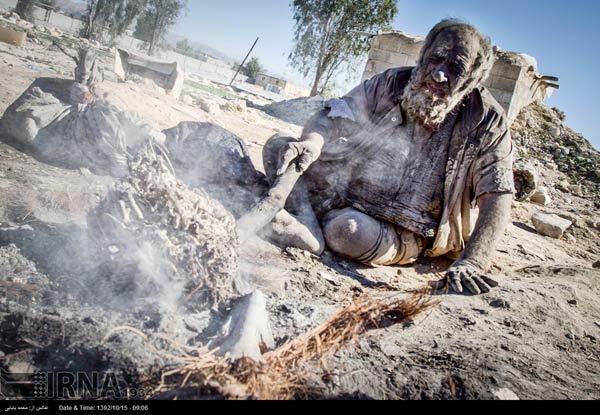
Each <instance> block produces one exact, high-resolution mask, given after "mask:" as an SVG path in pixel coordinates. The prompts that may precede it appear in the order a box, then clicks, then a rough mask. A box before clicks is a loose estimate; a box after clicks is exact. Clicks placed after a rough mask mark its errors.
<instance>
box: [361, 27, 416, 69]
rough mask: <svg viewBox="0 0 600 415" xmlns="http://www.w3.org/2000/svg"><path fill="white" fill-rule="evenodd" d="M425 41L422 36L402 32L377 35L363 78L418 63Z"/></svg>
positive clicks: (372, 42)
mask: <svg viewBox="0 0 600 415" xmlns="http://www.w3.org/2000/svg"><path fill="white" fill-rule="evenodd" d="M423 43H424V40H423V39H421V38H414V37H410V36H406V35H404V34H401V33H386V34H383V35H379V36H375V37H374V38H373V39H372V41H371V51H370V52H369V58H368V60H367V66H366V68H365V72H364V73H363V80H366V79H370V78H372V77H373V76H375V75H377V74H379V73H381V72H384V71H386V70H387V69H390V68H394V67H402V66H414V65H416V63H417V61H418V60H419V54H420V53H421V48H422V47H423Z"/></svg>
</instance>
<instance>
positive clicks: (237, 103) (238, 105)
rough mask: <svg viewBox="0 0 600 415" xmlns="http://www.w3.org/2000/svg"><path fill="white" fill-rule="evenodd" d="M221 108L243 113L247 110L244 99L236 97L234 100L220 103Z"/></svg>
mask: <svg viewBox="0 0 600 415" xmlns="http://www.w3.org/2000/svg"><path fill="white" fill-rule="evenodd" d="M221 109H222V110H224V111H229V112H239V113H242V114H245V113H246V112H247V111H248V107H247V106H246V101H244V100H242V99H236V100H234V101H230V102H227V103H225V104H223V105H221Z"/></svg>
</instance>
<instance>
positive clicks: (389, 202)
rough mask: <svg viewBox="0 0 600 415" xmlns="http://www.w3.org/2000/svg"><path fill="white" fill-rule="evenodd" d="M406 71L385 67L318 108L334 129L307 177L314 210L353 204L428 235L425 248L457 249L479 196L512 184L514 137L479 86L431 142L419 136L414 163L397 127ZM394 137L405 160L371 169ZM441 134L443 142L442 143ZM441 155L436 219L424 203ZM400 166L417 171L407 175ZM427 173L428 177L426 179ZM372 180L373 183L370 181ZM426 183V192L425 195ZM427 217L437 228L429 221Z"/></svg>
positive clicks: (408, 140) (434, 252) (437, 252)
mask: <svg viewBox="0 0 600 415" xmlns="http://www.w3.org/2000/svg"><path fill="white" fill-rule="evenodd" d="M411 73H412V68H397V69H391V70H388V71H387V72H384V73H383V74H380V75H377V76H375V77H374V78H372V79H371V80H369V81H366V82H364V83H363V84H361V85H360V86H358V87H357V88H355V89H354V90H352V91H351V92H350V93H349V94H348V95H346V96H345V97H343V98H342V99H340V100H334V101H331V102H330V103H329V104H328V106H327V108H326V109H325V110H323V111H324V112H323V113H324V115H326V116H328V117H329V118H330V119H332V120H333V123H332V126H331V131H330V132H329V134H327V136H326V137H325V139H326V143H325V147H324V149H323V153H322V155H321V158H320V159H319V160H318V161H317V162H316V163H315V164H313V165H312V166H311V168H310V169H309V170H308V172H307V174H306V175H305V178H306V180H307V181H308V183H309V186H308V187H309V189H310V191H311V201H312V203H313V206H314V208H315V211H316V212H317V214H318V215H322V214H324V213H325V212H326V211H328V210H331V209H341V208H344V207H348V206H350V207H353V208H355V209H357V210H359V211H362V212H365V213H367V214H369V215H371V216H373V217H375V218H377V219H380V220H383V221H386V222H390V223H392V224H395V225H398V226H400V227H405V228H407V229H410V230H412V231H413V232H415V233H418V234H425V235H424V236H427V237H431V238H433V239H432V244H431V246H430V250H429V251H428V252H427V255H428V256H443V255H450V256H453V257H457V256H459V255H460V253H461V252H462V250H463V249H464V247H465V244H466V242H467V241H468V240H469V237H470V234H471V232H472V225H473V224H472V223H471V222H472V221H471V209H472V208H473V207H474V205H475V202H476V200H477V199H478V198H479V197H480V196H482V195H484V194H487V193H512V192H514V182H513V174H512V162H513V146H512V140H511V137H510V132H509V130H508V126H507V123H506V121H505V117H504V112H503V110H502V108H501V107H500V105H499V104H498V103H497V102H496V101H495V100H494V98H493V97H492V96H491V95H490V94H489V92H488V91H487V90H485V88H483V87H481V88H478V89H476V90H474V91H473V92H472V93H471V94H470V95H469V96H467V97H466V98H465V100H464V102H463V103H462V104H460V105H459V107H458V108H457V109H456V111H455V114H454V115H452V116H449V118H448V119H447V121H446V124H447V125H444V126H443V127H442V128H441V129H440V130H439V131H438V132H436V133H435V134H434V135H433V136H432V137H431V139H433V141H432V142H423V143H421V144H422V145H425V147H428V148H427V149H425V151H419V152H417V154H419V155H420V156H422V157H417V158H413V159H412V161H413V163H412V164H411V163H410V161H409V159H411V156H412V155H414V154H415V153H414V152H413V150H414V148H413V146H414V145H415V142H414V141H413V140H412V137H410V134H399V133H398V132H399V131H402V127H403V126H404V125H405V124H406V117H405V116H404V114H403V111H402V108H401V105H400V98H401V96H402V94H403V92H404V89H405V87H406V85H407V84H408V82H409V79H410V76H411ZM394 137H397V140H398V141H397V142H396V147H397V148H396V149H395V150H394V151H395V155H394V156H393V160H394V162H396V163H397V164H400V163H401V162H402V160H403V159H404V160H405V161H406V162H408V163H409V164H408V167H407V168H406V167H405V168H403V167H398V166H391V165H387V166H383V167H382V168H381V170H380V171H377V172H376V174H374V172H373V169H374V168H375V169H376V167H377V166H376V167H372V166H371V165H370V163H371V162H372V160H373V158H374V157H375V159H377V156H376V155H377V154H378V152H379V151H380V150H381V149H382V143H386V142H389V139H390V138H394ZM392 142H393V140H392ZM444 142H446V145H447V148H445V147H443V146H441V144H442V143H444ZM436 143H438V144H440V146H438V147H435V145H436ZM384 148H385V146H384ZM387 151H388V152H389V151H390V149H389V148H387ZM431 156H433V159H431V158H428V157H431ZM379 158H380V159H381V157H379ZM442 161H444V163H443V164H445V169H444V171H443V173H444V174H443V176H444V180H442V183H443V206H442V209H441V212H442V213H441V217H439V219H437V218H436V216H438V215H436V209H435V207H433V209H427V208H426V206H424V204H426V203H427V202H431V201H432V200H435V198H436V196H435V190H432V188H431V185H432V183H433V182H434V181H436V180H440V179H441V173H436V172H435V171H434V172H433V174H432V169H431V167H432V163H433V165H435V164H436V163H440V162H442ZM388 164H390V163H388ZM403 170H404V171H405V172H407V173H408V174H410V173H414V176H415V177H416V176H419V177H418V178H417V179H416V180H415V179H414V178H413V180H412V181H411V180H408V179H406V178H405V177H404V173H402V171H403ZM434 170H436V169H434ZM398 172H400V173H401V175H400V177H397V176H398V175H397V174H398ZM427 175H431V177H430V178H429V179H425V178H424V177H425V176H427ZM371 176H373V178H371ZM376 182H377V183H378V184H376V186H378V188H374V187H373V186H372V185H373V184H375V183H376ZM424 183H425V184H426V186H425V187H427V191H428V192H430V193H429V194H428V195H427V194H425V195H424V196H423V194H421V193H420V192H421V191H422V190H423V189H422V184H424ZM390 184H392V186H390ZM394 185H398V186H400V187H394ZM374 190H375V191H374ZM431 192H433V194H431ZM410 197H414V198H415V199H414V200H411V199H409V198H410ZM415 210H418V212H415ZM438 212H439V211H438ZM415 213H420V214H421V217H419V216H416V215H415ZM432 224H435V226H436V228H435V229H428V225H429V226H431V225H432Z"/></svg>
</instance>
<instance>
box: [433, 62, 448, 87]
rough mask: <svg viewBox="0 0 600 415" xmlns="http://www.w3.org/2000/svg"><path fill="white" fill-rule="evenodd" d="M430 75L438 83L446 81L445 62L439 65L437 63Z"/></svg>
mask: <svg viewBox="0 0 600 415" xmlns="http://www.w3.org/2000/svg"><path fill="white" fill-rule="evenodd" d="M431 77H432V78H433V80H434V81H435V82H437V83H438V84H444V83H446V82H448V68H447V67H446V64H445V63H444V64H441V65H438V66H437V67H436V68H435V69H434V70H433V73H432V74H431Z"/></svg>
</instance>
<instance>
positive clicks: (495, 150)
mask: <svg viewBox="0 0 600 415" xmlns="http://www.w3.org/2000/svg"><path fill="white" fill-rule="evenodd" d="M488 125H489V126H488V127H487V128H485V131H484V132H483V135H482V137H483V140H482V146H481V150H480V152H479V155H478V157H477V160H476V161H475V165H474V169H473V183H472V189H473V201H474V202H475V201H477V200H478V199H479V197H481V196H483V195H485V194H488V193H501V194H514V193H515V187H514V186H515V185H514V176H513V157H514V147H513V143H512V138H511V134H510V130H509V128H508V125H507V122H506V119H505V118H504V117H503V116H501V115H499V114H495V115H494V117H493V120H492V122H490V123H489V124H488Z"/></svg>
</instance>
